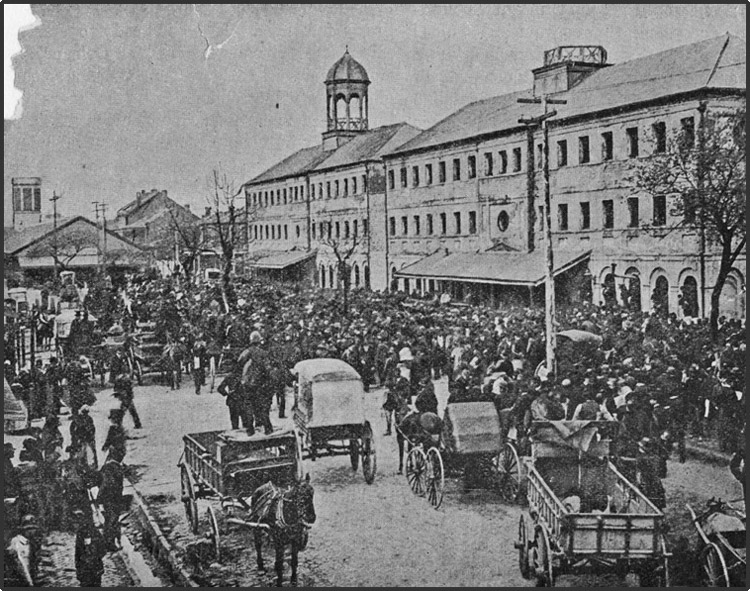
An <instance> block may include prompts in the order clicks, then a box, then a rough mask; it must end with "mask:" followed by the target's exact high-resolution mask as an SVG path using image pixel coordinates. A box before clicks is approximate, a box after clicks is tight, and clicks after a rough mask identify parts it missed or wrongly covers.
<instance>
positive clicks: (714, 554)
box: [700, 542, 731, 587]
mask: <svg viewBox="0 0 750 591" xmlns="http://www.w3.org/2000/svg"><path fill="white" fill-rule="evenodd" d="M700 562H701V566H702V567H703V572H704V573H705V579H704V582H705V584H706V587H731V585H730V583H729V569H728V568H727V562H726V560H724V555H723V554H722V553H721V550H720V549H719V547H718V546H717V545H716V544H714V543H713V542H711V543H709V544H708V545H707V546H706V547H705V548H703V550H702V551H701V555H700Z"/></svg>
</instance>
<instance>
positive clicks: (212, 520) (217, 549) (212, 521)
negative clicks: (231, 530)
mask: <svg viewBox="0 0 750 591" xmlns="http://www.w3.org/2000/svg"><path fill="white" fill-rule="evenodd" d="M206 517H208V526H209V527H210V528H211V529H210V530H209V532H208V539H210V540H211V542H212V543H213V548H214V556H215V560H216V562H221V538H220V536H219V522H218V521H216V515H215V514H214V510H213V509H212V508H211V507H209V508H208V509H207V510H206Z"/></svg>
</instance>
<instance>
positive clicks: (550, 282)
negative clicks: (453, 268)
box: [518, 95, 568, 375]
mask: <svg viewBox="0 0 750 591" xmlns="http://www.w3.org/2000/svg"><path fill="white" fill-rule="evenodd" d="M518 102H519V103H529V104H539V103H541V105H542V110H543V112H542V114H541V115H539V116H537V117H522V118H521V119H519V120H518V122H519V123H522V124H524V125H541V127H542V142H543V144H542V172H543V179H544V241H545V246H546V248H545V250H546V255H547V256H546V258H547V264H546V272H545V282H544V295H545V297H544V300H545V306H544V310H545V327H546V333H547V372H548V374H553V375H554V374H555V373H556V364H555V352H556V350H557V335H556V334H555V275H554V257H553V252H552V223H551V222H552V215H551V213H550V209H551V197H550V187H549V131H548V129H547V120H548V119H551V118H552V117H554V116H555V115H557V111H554V110H553V111H548V110H547V106H548V105H564V104H566V103H567V102H568V101H566V100H561V99H551V98H548V97H547V95H542V97H541V98H530V99H518Z"/></svg>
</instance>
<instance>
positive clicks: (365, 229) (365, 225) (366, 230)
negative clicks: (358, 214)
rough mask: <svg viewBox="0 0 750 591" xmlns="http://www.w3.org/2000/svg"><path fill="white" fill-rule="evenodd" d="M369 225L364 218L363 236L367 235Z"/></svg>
mask: <svg viewBox="0 0 750 591" xmlns="http://www.w3.org/2000/svg"><path fill="white" fill-rule="evenodd" d="M368 227H369V226H368V224H367V220H362V236H367V232H368Z"/></svg>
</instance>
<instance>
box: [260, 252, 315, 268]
mask: <svg viewBox="0 0 750 591" xmlns="http://www.w3.org/2000/svg"><path fill="white" fill-rule="evenodd" d="M315 253H316V251H314V250H313V251H310V252H306V251H300V250H292V251H287V252H279V253H275V254H271V255H267V256H264V257H261V258H259V259H256V260H254V261H248V265H249V266H250V267H255V268H258V269H286V268H287V267H291V266H292V265H296V264H298V263H301V262H303V261H306V260H308V259H311V258H313V257H314V256H315Z"/></svg>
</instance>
